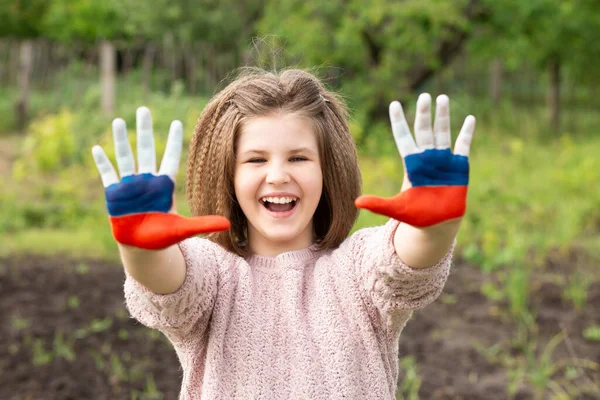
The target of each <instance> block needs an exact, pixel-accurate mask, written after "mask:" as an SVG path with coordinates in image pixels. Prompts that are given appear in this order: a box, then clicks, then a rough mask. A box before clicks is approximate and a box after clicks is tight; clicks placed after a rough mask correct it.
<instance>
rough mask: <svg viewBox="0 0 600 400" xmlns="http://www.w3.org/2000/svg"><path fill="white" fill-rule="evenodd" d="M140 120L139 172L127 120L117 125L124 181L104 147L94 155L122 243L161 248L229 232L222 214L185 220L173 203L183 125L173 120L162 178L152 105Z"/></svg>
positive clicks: (141, 113) (115, 133)
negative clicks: (196, 237)
mask: <svg viewBox="0 0 600 400" xmlns="http://www.w3.org/2000/svg"><path fill="white" fill-rule="evenodd" d="M136 116H137V124H136V125H137V143H138V145H137V150H138V152H137V153H138V171H137V174H136V173H135V172H136V171H135V161H134V157H133V152H132V151H131V145H130V143H129V139H128V137H127V129H126V127H125V121H123V120H122V119H115V120H114V121H113V139H114V144H115V153H116V158H117V165H118V168H119V172H120V175H121V180H119V177H118V175H117V172H116V171H115V169H114V167H113V165H112V163H111V162H110V160H109V159H108V157H107V156H106V153H105V152H104V150H103V149H102V148H101V147H100V146H94V147H93V148H92V154H93V156H94V160H95V162H96V166H97V167H98V171H99V172H100V176H101V178H102V183H103V185H104V187H105V195H106V205H107V209H108V212H109V214H110V221H111V225H112V231H113V235H114V237H115V239H116V240H117V241H118V242H119V243H122V244H126V245H131V246H135V247H140V248H146V249H161V248H166V247H168V246H170V245H172V244H175V243H177V242H179V241H181V240H183V239H185V238H186V237H189V236H193V235H195V234H198V233H206V232H216V231H221V230H225V229H228V228H229V221H228V220H227V219H226V218H224V217H220V216H202V217H194V218H184V217H181V216H179V215H177V213H176V211H175V207H174V205H173V204H174V202H173V192H174V188H175V178H176V176H177V171H178V169H179V161H180V158H181V148H182V143H183V127H182V125H181V122H179V121H173V122H172V123H171V128H170V130H169V138H168V140H167V147H166V150H165V154H164V157H163V160H162V163H161V166H160V170H159V172H158V174H157V173H156V152H155V146H154V135H153V132H152V119H151V116H150V111H149V110H148V109H147V108H146V107H140V108H139V109H138V110H137V113H136Z"/></svg>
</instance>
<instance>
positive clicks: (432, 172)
mask: <svg viewBox="0 0 600 400" xmlns="http://www.w3.org/2000/svg"><path fill="white" fill-rule="evenodd" d="M404 163H405V165H406V172H407V174H408V180H409V181H410V183H411V184H412V185H413V187H416V186H467V185H468V184H469V159H468V158H467V157H465V156H461V155H457V154H453V153H452V151H450V149H444V150H439V149H429V150H425V151H424V152H422V153H415V154H411V155H409V156H406V157H405V158H404Z"/></svg>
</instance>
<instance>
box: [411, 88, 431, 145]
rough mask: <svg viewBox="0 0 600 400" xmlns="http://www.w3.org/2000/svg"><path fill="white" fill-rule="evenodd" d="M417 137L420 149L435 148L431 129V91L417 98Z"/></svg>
mask: <svg viewBox="0 0 600 400" xmlns="http://www.w3.org/2000/svg"><path fill="white" fill-rule="evenodd" d="M415 138H416V140H417V146H419V148H420V149H433V148H434V147H435V143H434V140H433V131H432V129H431V96H430V95H429V93H423V94H421V95H420V96H419V99H418V100H417V115H416V117H415Z"/></svg>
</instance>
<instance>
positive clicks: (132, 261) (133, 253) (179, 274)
mask: <svg viewBox="0 0 600 400" xmlns="http://www.w3.org/2000/svg"><path fill="white" fill-rule="evenodd" d="M118 246H119V253H120V254H121V260H122V262H123V266H124V267H125V269H126V270H127V273H128V274H129V275H131V277H132V278H133V279H135V280H136V281H138V282H139V283H141V284H142V285H143V286H145V287H146V288H148V290H150V291H152V292H154V293H157V294H168V293H173V292H175V291H177V289H179V288H180V287H181V285H182V284H183V281H184V279H185V272H186V271H185V268H186V267H185V261H184V259H183V254H182V253H181V250H180V249H179V246H178V245H173V246H170V247H167V248H166V249H163V250H146V249H140V248H137V247H133V246H126V245H122V244H120V243H118Z"/></svg>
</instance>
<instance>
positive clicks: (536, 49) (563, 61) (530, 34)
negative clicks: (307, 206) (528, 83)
mask: <svg viewBox="0 0 600 400" xmlns="http://www.w3.org/2000/svg"><path fill="white" fill-rule="evenodd" d="M484 1H485V3H484V5H485V7H486V8H487V9H488V10H489V16H490V18H489V20H488V23H487V24H485V25H481V26H479V27H478V28H479V29H478V31H477V35H474V40H473V41H472V42H471V46H472V49H473V50H474V52H475V53H476V54H477V55H478V56H479V57H488V58H490V59H492V58H498V57H500V58H501V59H502V60H503V61H504V63H508V64H510V65H511V66H512V67H515V66H519V65H522V64H524V63H527V64H530V65H534V66H536V67H537V68H538V70H539V71H540V72H542V71H546V72H547V74H548V82H549V88H548V109H549V115H550V125H551V127H552V129H553V130H554V131H558V130H559V129H560V109H561V100H560V87H561V81H562V71H563V70H564V69H565V68H568V69H570V70H571V71H572V72H573V75H575V76H577V77H579V80H588V83H590V82H591V81H597V79H598V77H600V71H598V68H597V64H598V61H597V60H599V59H600V12H598V10H600V1H599V0H567V1H561V0H529V1H519V0H484Z"/></svg>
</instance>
